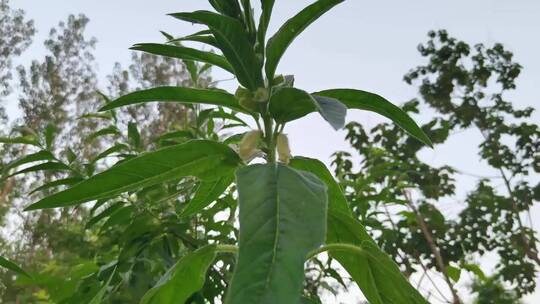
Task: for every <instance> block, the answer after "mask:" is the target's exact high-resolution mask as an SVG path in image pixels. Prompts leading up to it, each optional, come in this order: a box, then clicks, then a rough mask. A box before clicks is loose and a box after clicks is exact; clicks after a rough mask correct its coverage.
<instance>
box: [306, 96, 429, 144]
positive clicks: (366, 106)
mask: <svg viewBox="0 0 540 304" xmlns="http://www.w3.org/2000/svg"><path fill="white" fill-rule="evenodd" d="M313 95H318V96H325V97H330V98H334V99H337V100H339V101H341V102H342V103H344V104H345V105H346V106H347V107H348V108H349V109H359V110H366V111H371V112H375V113H378V114H381V115H382V116H384V117H386V118H388V119H390V120H392V121H393V122H395V123H396V124H398V125H399V126H400V127H402V128H403V129H404V130H405V131H407V132H408V133H409V134H411V135H412V136H414V137H416V138H417V139H418V140H420V141H421V142H423V143H425V144H426V145H428V146H432V143H431V140H430V139H429V137H428V136H427V135H426V134H425V133H424V131H422V129H420V127H419V126H418V125H417V124H416V122H414V120H412V118H410V117H409V115H407V113H405V112H404V111H403V110H401V109H400V108H399V107H397V106H395V105H393V104H392V103H390V102H389V101H388V100H386V99H384V98H383V97H381V96H379V95H377V94H373V93H369V92H364V91H360V90H353V89H334V90H326V91H321V92H316V93H313Z"/></svg>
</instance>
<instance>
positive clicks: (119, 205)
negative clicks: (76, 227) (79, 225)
mask: <svg viewBox="0 0 540 304" xmlns="http://www.w3.org/2000/svg"><path fill="white" fill-rule="evenodd" d="M124 204H125V203H124V202H116V203H114V204H112V205H111V206H109V207H108V208H107V209H105V210H103V211H102V212H101V213H99V214H98V215H96V216H94V217H93V218H91V219H90V220H89V221H88V222H87V223H86V225H85V228H86V229H88V228H91V227H92V226H94V225H95V224H97V223H98V222H99V221H101V220H102V219H104V218H106V217H109V216H110V215H112V214H113V213H115V212H116V211H118V209H120V208H122V206H124Z"/></svg>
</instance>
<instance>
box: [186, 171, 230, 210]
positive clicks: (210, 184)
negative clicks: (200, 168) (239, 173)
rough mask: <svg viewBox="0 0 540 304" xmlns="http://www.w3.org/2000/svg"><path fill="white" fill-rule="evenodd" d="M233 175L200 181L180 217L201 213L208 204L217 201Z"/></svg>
mask: <svg viewBox="0 0 540 304" xmlns="http://www.w3.org/2000/svg"><path fill="white" fill-rule="evenodd" d="M233 180H234V176H233V174H231V175H225V176H223V177H221V178H219V179H217V180H215V181H202V182H201V183H200V184H199V187H198V188H197V191H196V192H195V196H194V197H193V199H192V200H191V201H189V202H188V204H187V206H186V208H185V209H183V210H182V212H181V213H180V216H181V217H188V216H192V215H195V214H197V213H199V212H201V211H202V210H203V209H204V208H206V207H207V206H208V205H210V203H212V202H214V201H215V200H217V199H218V198H219V197H220V196H221V194H223V192H224V191H225V190H226V189H227V188H228V187H229V186H230V185H231V184H232V182H233Z"/></svg>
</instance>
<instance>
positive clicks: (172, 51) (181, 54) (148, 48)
mask: <svg viewBox="0 0 540 304" xmlns="http://www.w3.org/2000/svg"><path fill="white" fill-rule="evenodd" d="M131 49H132V50H135V51H143V52H146V53H150V54H154V55H160V56H166V57H172V58H178V59H182V60H194V61H200V62H204V63H209V64H211V65H214V66H217V67H220V68H222V69H224V70H225V71H228V72H231V73H234V70H233V68H232V67H231V65H230V64H229V62H227V59H226V58H225V57H223V56H221V55H217V54H214V53H211V52H205V51H200V50H197V49H194V48H189V47H184V46H176V45H170V44H159V43H139V44H136V45H134V46H132V47H131Z"/></svg>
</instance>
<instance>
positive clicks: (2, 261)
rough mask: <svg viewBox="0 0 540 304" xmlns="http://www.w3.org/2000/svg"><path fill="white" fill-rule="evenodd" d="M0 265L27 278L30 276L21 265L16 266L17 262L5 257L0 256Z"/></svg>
mask: <svg viewBox="0 0 540 304" xmlns="http://www.w3.org/2000/svg"><path fill="white" fill-rule="evenodd" d="M0 267H3V268H5V269H9V270H11V271H13V272H15V273H17V274H20V275H24V276H26V277H28V278H31V277H30V275H29V274H28V273H26V272H25V271H24V270H23V269H22V268H21V267H19V266H17V264H15V263H13V262H11V261H9V260H7V259H5V258H4V257H2V256H0Z"/></svg>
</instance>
